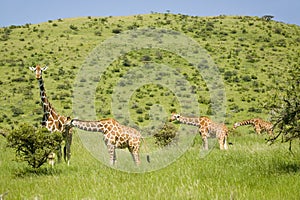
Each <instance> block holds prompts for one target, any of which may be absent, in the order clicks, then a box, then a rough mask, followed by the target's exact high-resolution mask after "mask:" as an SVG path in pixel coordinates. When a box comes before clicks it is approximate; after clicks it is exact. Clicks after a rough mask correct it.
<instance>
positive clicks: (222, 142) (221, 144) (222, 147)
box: [218, 137, 225, 150]
mask: <svg viewBox="0 0 300 200" xmlns="http://www.w3.org/2000/svg"><path fill="white" fill-rule="evenodd" d="M218 141H219V145H220V149H221V150H224V148H225V147H224V138H223V137H220V138H219V139H218Z"/></svg>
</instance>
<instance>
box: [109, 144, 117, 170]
mask: <svg viewBox="0 0 300 200" xmlns="http://www.w3.org/2000/svg"><path fill="white" fill-rule="evenodd" d="M107 147H108V153H109V159H110V164H111V165H114V164H115V162H116V151H115V146H114V145H108V146H107Z"/></svg>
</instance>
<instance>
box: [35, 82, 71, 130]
mask: <svg viewBox="0 0 300 200" xmlns="http://www.w3.org/2000/svg"><path fill="white" fill-rule="evenodd" d="M38 81H39V88H40V97H41V101H42V104H43V112H44V113H43V121H42V125H43V126H46V128H47V129H48V130H49V131H62V130H63V124H64V122H65V118H64V117H62V116H60V115H59V114H57V113H56V111H55V109H54V108H53V107H52V106H51V103H50V102H49V101H48V98H47V95H46V90H45V87H44V81H43V79H42V78H40V79H39V80H38Z"/></svg>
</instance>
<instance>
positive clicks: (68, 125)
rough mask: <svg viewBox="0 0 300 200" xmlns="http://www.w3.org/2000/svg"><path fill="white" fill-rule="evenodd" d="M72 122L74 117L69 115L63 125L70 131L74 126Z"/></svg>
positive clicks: (64, 128) (65, 129)
mask: <svg viewBox="0 0 300 200" xmlns="http://www.w3.org/2000/svg"><path fill="white" fill-rule="evenodd" d="M72 122H73V119H71V117H67V120H66V121H65V123H64V125H63V130H64V131H69V130H70V129H71V128H72V127H73V124H72Z"/></svg>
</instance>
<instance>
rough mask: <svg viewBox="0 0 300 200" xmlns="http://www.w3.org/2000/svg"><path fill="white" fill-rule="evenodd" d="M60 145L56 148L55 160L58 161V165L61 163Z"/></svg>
mask: <svg viewBox="0 0 300 200" xmlns="http://www.w3.org/2000/svg"><path fill="white" fill-rule="evenodd" d="M61 145H62V144H61V143H60V144H59V145H58V147H57V160H58V163H60V162H61V157H62V152H61V151H62V149H61Z"/></svg>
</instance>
